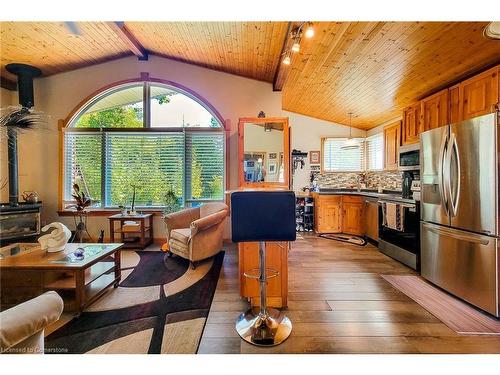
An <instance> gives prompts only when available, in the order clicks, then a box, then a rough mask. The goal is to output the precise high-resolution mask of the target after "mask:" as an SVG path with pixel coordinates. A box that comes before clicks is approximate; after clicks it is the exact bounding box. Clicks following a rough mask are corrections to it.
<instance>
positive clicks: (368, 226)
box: [364, 199, 378, 241]
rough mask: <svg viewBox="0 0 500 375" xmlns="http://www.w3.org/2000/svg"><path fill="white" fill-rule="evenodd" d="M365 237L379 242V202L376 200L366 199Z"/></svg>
mask: <svg viewBox="0 0 500 375" xmlns="http://www.w3.org/2000/svg"><path fill="white" fill-rule="evenodd" d="M364 217H365V235H366V237H368V238H371V239H372V240H375V241H378V202H377V200H376V199H372V200H370V199H365V212H364Z"/></svg>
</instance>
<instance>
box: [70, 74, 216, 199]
mask: <svg viewBox="0 0 500 375" xmlns="http://www.w3.org/2000/svg"><path fill="white" fill-rule="evenodd" d="M145 113H149V116H145ZM63 137H64V138H63V146H64V150H63V161H62V163H63V166H62V173H63V176H62V180H63V185H64V186H63V190H64V191H63V202H62V204H63V207H64V208H67V207H69V206H70V205H72V204H74V203H75V202H74V199H73V197H72V193H73V185H74V184H75V183H76V184H78V185H79V187H80V189H81V190H83V192H84V193H85V194H86V195H87V196H89V197H90V198H91V199H92V200H93V202H94V204H93V207H102V208H107V207H113V208H115V207H117V206H130V204H131V201H132V196H133V192H134V190H135V205H136V207H138V208H148V207H155V208H156V207H162V206H164V205H165V194H166V192H167V191H169V190H173V192H174V193H175V195H176V196H177V197H178V199H179V203H180V205H181V206H185V205H188V206H196V205H198V204H200V203H201V202H204V201H211V200H219V201H220V200H223V199H224V178H225V174H224V170H225V158H224V152H225V133H224V129H223V126H222V123H221V121H220V120H219V119H218V117H217V115H216V113H214V111H213V110H212V109H211V107H210V106H207V105H205V103H204V102H203V100H202V99H201V98H199V97H197V96H196V95H195V94H193V93H192V92H190V93H188V92H186V91H184V89H182V88H178V87H173V86H170V85H168V84H164V83H157V82H155V83H151V82H148V81H138V82H135V81H134V82H130V83H126V84H120V85H117V86H116V87H114V88H111V89H106V90H105V91H103V92H102V93H101V94H99V95H98V96H96V97H95V98H93V99H91V100H90V101H89V102H88V104H87V105H85V106H83V107H82V109H81V110H80V112H77V113H76V114H75V115H74V118H73V120H72V121H71V123H70V124H69V125H68V127H67V128H65V129H64V132H63Z"/></svg>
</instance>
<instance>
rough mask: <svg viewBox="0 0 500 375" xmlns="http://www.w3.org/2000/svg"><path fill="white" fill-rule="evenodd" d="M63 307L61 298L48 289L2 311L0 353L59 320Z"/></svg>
mask: <svg viewBox="0 0 500 375" xmlns="http://www.w3.org/2000/svg"><path fill="white" fill-rule="evenodd" d="M63 308H64V303H63V300H62V298H61V297H60V296H59V295H58V294H57V293H56V292H54V291H50V292H46V293H44V294H42V295H41V296H38V297H36V298H33V299H31V300H29V301H26V302H24V303H21V304H19V305H17V306H14V307H12V308H10V309H8V310H5V311H2V312H1V313H0V353H3V352H4V351H6V350H8V349H9V348H11V347H13V346H15V345H17V344H19V343H22V342H23V341H25V340H27V339H29V338H30V337H32V336H34V335H35V334H37V333H38V332H40V331H43V330H44V329H45V327H47V326H48V325H49V324H52V323H54V322H56V321H57V320H59V317H60V316H61V314H62V311H63ZM42 349H43V348H42Z"/></svg>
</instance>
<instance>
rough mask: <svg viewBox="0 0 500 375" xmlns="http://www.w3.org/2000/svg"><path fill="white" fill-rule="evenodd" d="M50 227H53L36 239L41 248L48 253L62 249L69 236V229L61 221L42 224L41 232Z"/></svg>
mask: <svg viewBox="0 0 500 375" xmlns="http://www.w3.org/2000/svg"><path fill="white" fill-rule="evenodd" d="M50 228H55V229H54V230H53V231H52V232H50V233H48V234H45V235H43V236H41V237H40V238H39V239H38V242H39V243H40V246H41V248H42V250H47V251H48V252H49V253H55V252H57V251H61V250H64V248H65V247H66V244H67V243H68V241H69V239H70V237H71V231H70V230H69V229H68V227H66V225H64V224H63V223H59V222H54V223H50V224H48V225H46V226H44V227H43V228H42V232H47V231H48V230H49V229H50Z"/></svg>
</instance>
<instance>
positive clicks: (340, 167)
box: [323, 138, 365, 172]
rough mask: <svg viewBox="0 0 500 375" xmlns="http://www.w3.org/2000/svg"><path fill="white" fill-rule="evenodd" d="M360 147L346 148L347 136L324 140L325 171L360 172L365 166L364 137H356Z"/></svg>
mask: <svg viewBox="0 0 500 375" xmlns="http://www.w3.org/2000/svg"><path fill="white" fill-rule="evenodd" d="M355 140H356V141H357V143H358V144H359V147H357V148H352V149H345V148H342V146H343V145H344V144H345V142H346V139H345V138H325V139H324V140H323V170H324V171H325V172H358V171H363V170H364V167H365V164H364V162H365V160H364V154H365V147H364V142H363V139H355Z"/></svg>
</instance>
